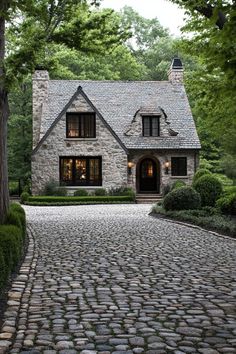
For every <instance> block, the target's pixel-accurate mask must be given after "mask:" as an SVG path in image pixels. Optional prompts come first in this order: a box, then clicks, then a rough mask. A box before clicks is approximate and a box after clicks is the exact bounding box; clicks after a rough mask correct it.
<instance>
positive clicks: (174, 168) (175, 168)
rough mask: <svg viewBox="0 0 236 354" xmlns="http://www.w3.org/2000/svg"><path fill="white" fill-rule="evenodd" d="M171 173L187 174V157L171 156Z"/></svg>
mask: <svg viewBox="0 0 236 354" xmlns="http://www.w3.org/2000/svg"><path fill="white" fill-rule="evenodd" d="M171 175H172V176H187V157H172V158H171Z"/></svg>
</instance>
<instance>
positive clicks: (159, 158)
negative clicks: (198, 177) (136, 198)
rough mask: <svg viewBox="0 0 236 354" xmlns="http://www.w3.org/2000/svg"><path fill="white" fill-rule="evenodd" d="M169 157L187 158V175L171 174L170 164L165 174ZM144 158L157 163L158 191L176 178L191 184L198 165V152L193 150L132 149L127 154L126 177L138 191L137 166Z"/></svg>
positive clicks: (130, 184)
mask: <svg viewBox="0 0 236 354" xmlns="http://www.w3.org/2000/svg"><path fill="white" fill-rule="evenodd" d="M171 157H186V158H187V176H180V177H179V176H172V175H171V166H170V167H169V169H168V174H166V169H165V162H166V161H169V162H171ZM145 158H151V159H153V160H154V161H155V162H156V163H157V174H158V175H159V176H158V177H159V180H160V193H162V192H163V188H164V187H165V186H166V185H172V184H173V183H174V182H175V181H177V180H180V179H181V180H182V181H184V182H185V183H186V184H187V185H189V184H191V182H192V178H193V175H194V173H195V172H196V168H197V166H198V159H199V156H198V153H197V152H195V151H177V150H166V151H165V150H160V151H157V150H156V151H155V150H149V151H143V150H140V151H132V152H131V153H130V154H129V162H132V164H133V167H132V168H131V172H132V173H131V175H129V177H128V185H129V186H130V187H131V188H133V189H134V190H135V191H137V192H139V178H138V176H139V167H140V162H141V161H142V160H143V159H145Z"/></svg>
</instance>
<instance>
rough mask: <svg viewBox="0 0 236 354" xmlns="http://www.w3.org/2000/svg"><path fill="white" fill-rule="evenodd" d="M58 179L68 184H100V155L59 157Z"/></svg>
mask: <svg viewBox="0 0 236 354" xmlns="http://www.w3.org/2000/svg"><path fill="white" fill-rule="evenodd" d="M60 181H61V183H63V184H66V185H68V186H101V185H102V158H101V157H61V158H60Z"/></svg>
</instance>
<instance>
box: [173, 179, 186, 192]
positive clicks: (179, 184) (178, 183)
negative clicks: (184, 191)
mask: <svg viewBox="0 0 236 354" xmlns="http://www.w3.org/2000/svg"><path fill="white" fill-rule="evenodd" d="M185 186H186V183H185V182H184V181H181V180H178V181H175V182H174V183H173V184H172V185H171V190H172V191H173V190H174V189H178V188H181V187H185Z"/></svg>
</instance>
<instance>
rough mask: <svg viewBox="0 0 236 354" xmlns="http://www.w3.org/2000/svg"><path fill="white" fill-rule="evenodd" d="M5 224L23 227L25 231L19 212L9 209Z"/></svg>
mask: <svg viewBox="0 0 236 354" xmlns="http://www.w3.org/2000/svg"><path fill="white" fill-rule="evenodd" d="M4 225H15V226H16V227H19V229H21V231H22V232H23V226H22V224H21V220H20V217H19V214H18V213H16V212H14V211H12V210H9V211H8V213H7V216H6V219H5V221H4Z"/></svg>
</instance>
